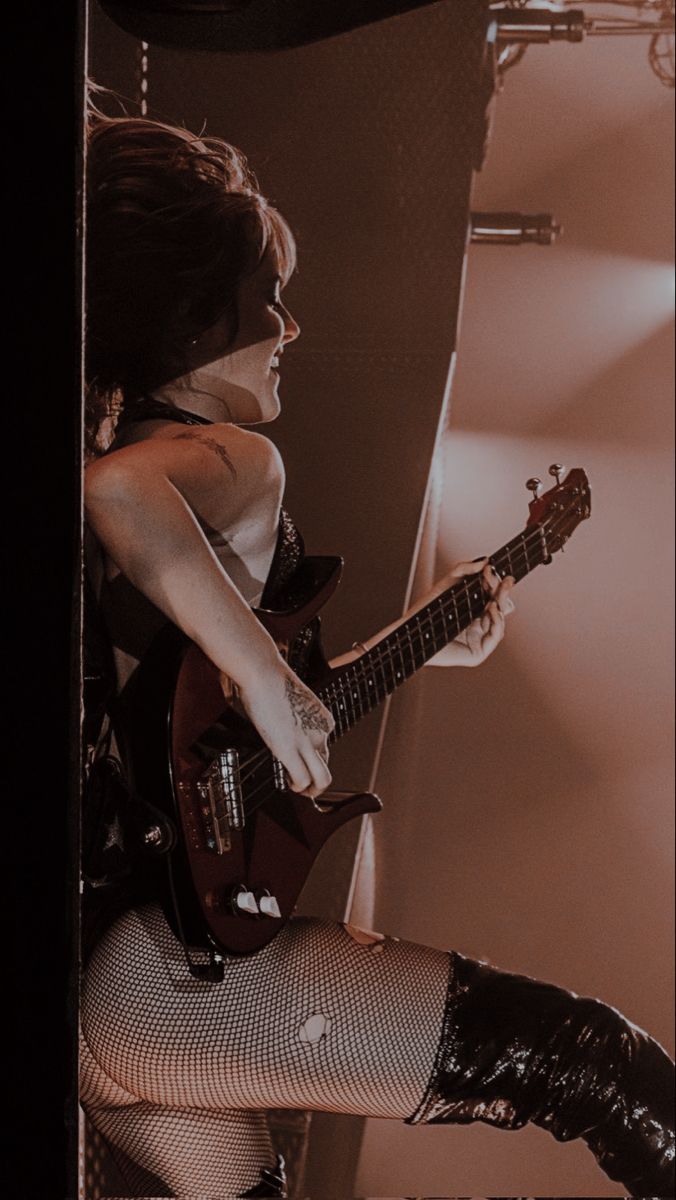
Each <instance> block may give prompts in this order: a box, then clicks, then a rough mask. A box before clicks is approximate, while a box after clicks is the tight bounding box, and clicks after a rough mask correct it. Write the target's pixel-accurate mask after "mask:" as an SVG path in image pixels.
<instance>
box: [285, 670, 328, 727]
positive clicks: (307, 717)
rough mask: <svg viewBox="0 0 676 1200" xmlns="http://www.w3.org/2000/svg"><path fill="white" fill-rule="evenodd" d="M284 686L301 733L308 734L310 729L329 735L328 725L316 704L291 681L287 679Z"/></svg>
mask: <svg viewBox="0 0 676 1200" xmlns="http://www.w3.org/2000/svg"><path fill="white" fill-rule="evenodd" d="M285 686H286V698H287V700H288V701H289V704H290V705H291V711H292V713H293V719H294V721H295V722H296V725H300V727H301V729H302V730H303V733H308V731H309V730H310V729H320V730H321V732H322V733H329V723H328V721H327V720H326V717H325V716H323V715H322V713H321V710H320V708H319V704H318V702H316V701H312V700H308V696H307V692H303V691H301V689H300V688H299V687H298V686H297V685H296V684H295V683H294V682H293V680H292V679H287V681H286V685H285Z"/></svg>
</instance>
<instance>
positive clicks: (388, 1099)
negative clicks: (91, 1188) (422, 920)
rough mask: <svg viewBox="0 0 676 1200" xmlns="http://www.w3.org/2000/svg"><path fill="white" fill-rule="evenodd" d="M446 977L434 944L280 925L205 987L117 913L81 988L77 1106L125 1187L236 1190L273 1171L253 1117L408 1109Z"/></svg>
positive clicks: (262, 1125)
mask: <svg viewBox="0 0 676 1200" xmlns="http://www.w3.org/2000/svg"><path fill="white" fill-rule="evenodd" d="M448 974H449V956H448V954H446V953H443V952H442V951H439V950H433V949H429V948H427V947H424V946H418V945H415V944H413V943H411V942H405V941H400V940H398V939H396V938H384V939H382V940H379V941H375V942H374V941H371V942H369V943H367V944H364V943H363V942H362V941H360V940H357V938H356V937H355V936H353V934H351V933H350V932H348V930H347V929H346V928H344V927H343V926H342V925H337V924H333V923H330V922H327V921H320V920H315V919H313V918H305V917H296V918H294V919H292V920H291V921H289V922H288V924H287V925H286V926H285V928H284V929H283V930H282V932H281V933H280V934H279V935H278V937H277V938H276V939H275V940H274V941H273V942H272V943H271V945H269V946H267V947H266V948H265V949H264V950H262V951H260V952H259V953H258V954H256V955H255V956H253V957H251V958H247V959H230V960H227V962H226V970H225V979H224V981H223V982H222V983H209V982H205V981H201V980H196V979H193V978H192V977H191V976H190V975H189V973H188V970H187V967H186V963H185V958H184V955H183V950H182V947H181V946H180V944H179V943H178V942H177V941H176V939H175V938H174V936H173V934H172V933H171V931H170V930H169V928H168V926H167V924H166V922H165V920H164V917H163V916H162V913H161V912H160V910H159V909H158V908H157V907H156V906H154V905H149V906H147V907H144V908H142V909H138V910H131V911H129V912H127V913H125V914H124V915H123V916H122V917H121V918H119V919H118V921H117V922H116V923H115V924H114V925H113V926H112V927H111V929H110V930H109V931H108V932H107V934H106V935H105V936H104V937H103V939H102V940H101V942H100V943H99V945H98V946H97V948H96V950H95V952H94V954H93V955H92V958H91V960H90V963H89V965H88V968H87V972H86V975H85V979H84V983H83V998H82V1034H83V1051H82V1065H83V1083H82V1103H83V1106H84V1107H85V1109H86V1111H87V1114H88V1116H89V1118H90V1120H91V1121H92V1123H93V1124H94V1125H95V1126H96V1128H97V1129H99V1130H100V1132H101V1133H102V1134H103V1135H104V1136H105V1137H106V1139H107V1140H108V1141H109V1142H110V1143H111V1144H112V1145H113V1146H114V1147H117V1148H118V1149H119V1151H121V1152H122V1153H123V1155H124V1156H126V1158H127V1159H130V1160H131V1161H132V1163H134V1164H137V1166H138V1168H139V1169H140V1171H139V1175H138V1177H137V1178H138V1183H137V1182H136V1180H134V1179H131V1178H130V1180H129V1181H130V1183H132V1185H133V1186H138V1187H139V1188H140V1187H142V1186H146V1187H147V1186H149V1185H148V1183H147V1181H146V1180H145V1179H144V1178H143V1176H144V1173H145V1172H150V1173H151V1174H152V1175H153V1176H156V1177H157V1178H158V1179H159V1180H161V1181H162V1184H163V1185H164V1188H165V1189H166V1190H165V1191H164V1193H163V1194H164V1195H173V1196H183V1197H185V1198H186V1200H187V1197H190V1200H195V1198H196V1197H200V1198H201V1197H203V1196H209V1197H215V1196H218V1197H226V1196H236V1195H237V1194H240V1193H241V1192H242V1191H245V1190H246V1189H248V1188H250V1187H253V1186H255V1185H256V1184H258V1183H259V1182H260V1168H261V1167H262V1166H271V1165H272V1164H273V1163H274V1157H275V1156H274V1152H273V1149H272V1146H271V1144H270V1138H269V1134H268V1130H267V1125H266V1120H265V1113H264V1110H265V1109H268V1108H301V1109H321V1110H324V1111H329V1112H340V1113H352V1114H357V1115H363V1116H373V1117H391V1118H399V1119H404V1118H406V1117H408V1116H410V1114H411V1113H413V1112H414V1110H415V1109H416V1107H417V1105H418V1104H419V1102H420V1100H421V1097H422V1095H423V1093H424V1092H425V1089H426V1086H427V1084H428V1081H429V1078H430V1075H431V1073H432V1068H433V1064H434V1061H435V1054H436V1051H437V1047H438V1043H439V1038H440V1033H441V1028H442V1021H443V1016H444V1005H445V999H446V990H447V986H448ZM127 1175H129V1167H127ZM146 1194H148V1193H146ZM149 1194H151V1195H152V1194H154V1195H157V1194H158V1193H157V1191H156V1190H155V1191H154V1192H152V1191H151V1192H150V1193H149Z"/></svg>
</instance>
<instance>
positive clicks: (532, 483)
mask: <svg viewBox="0 0 676 1200" xmlns="http://www.w3.org/2000/svg"><path fill="white" fill-rule="evenodd" d="M526 487H527V488H528V491H529V492H532V493H533V499H534V500H537V498H538V496H539V495H540V488H541V487H542V480H541V479H536V478H535V476H533V478H532V479H527V480H526Z"/></svg>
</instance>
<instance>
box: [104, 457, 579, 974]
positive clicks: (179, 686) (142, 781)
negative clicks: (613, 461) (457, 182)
mask: <svg viewBox="0 0 676 1200" xmlns="http://www.w3.org/2000/svg"><path fill="white" fill-rule="evenodd" d="M550 473H551V474H553V475H555V476H556V479H557V482H556V485H555V486H553V487H552V488H550V490H549V491H547V492H546V493H545V494H544V495H539V487H540V481H539V480H536V479H532V480H529V481H528V484H527V486H528V487H529V488H531V490H532V491H533V492H534V498H533V500H532V501H531V503H530V505H529V510H530V515H529V519H528V522H527V524H526V527H525V529H524V530H523V531H522V532H521V533H519V534H517V536H516V537H514V538H512V540H511V541H509V542H507V543H506V545H504V546H502V547H501V548H500V549H499V550H498V551H497V552H496V553H495V554H492V555H491V556H490V562H491V564H492V566H493V567H494V569H495V571H496V572H497V573H498V575H500V576H501V577H503V578H504V577H505V576H507V575H512V576H513V577H514V579H515V580H516V581H517V582H518V581H519V580H520V579H523V578H524V576H525V575H527V574H528V573H529V571H532V570H533V569H534V567H537V566H539V565H540V564H541V563H549V562H551V559H552V555H553V554H555V553H556V552H557V551H558V550H560V549H561V548H562V547H563V545H564V543H565V542H566V541H567V540H568V538H569V537H570V535H571V534H572V532H573V530H574V529H575V528H576V527H577V525H578V524H579V523H580V521H583V520H585V519H586V518H587V517H589V515H590V512H591V496H590V489H589V483H588V480H587V477H586V475H585V473H584V471H582V470H581V469H579V468H576V469H574V470H571V471H570V472H569V473H568V475H567V476H566V478H565V480H562V479H561V475H562V473H563V468H562V467H559V466H558V465H555V466H553V467H551V468H550ZM341 570H342V560H341V559H339V558H331V557H306V558H305V559H304V560H303V561H302V562H301V564H300V566H299V568H298V569H297V571H296V573H295V575H294V577H293V579H292V580H291V584H290V587H289V594H288V596H287V597H286V602H285V607H284V608H283V610H281V611H274V612H272V611H263V610H258V611H257V614H256V615H257V617H258V619H259V620H260V621H261V622H262V623H263V625H264V626H265V628H266V629H267V630H268V631H269V632H270V634H271V635H272V636H273V637H274V639H275V641H276V642H277V645H278V646H279V648H280V650H281V651H282V653H283V654H284V655H285V656H286V657H287V659H288V662H289V664H290V665H291V667H292V668H293V670H294V671H296V673H297V674H298V675H299V676H300V677H301V678H302V679H303V680H304V681H305V682H306V683H307V684H308V686H309V687H310V688H311V689H312V690H313V691H314V692H315V693H316V695H318V696H319V698H320V699H321V701H322V702H323V703H324V704H325V705H326V707H327V708H328V709H329V710H330V711H331V713H332V715H333V717H334V719H335V729H334V731H333V733H332V734H331V736H330V739H329V740H330V741H335V740H336V739H337V738H339V737H342V736H343V735H344V734H345V733H347V732H348V731H349V730H350V729H351V728H352V727H353V725H355V724H356V723H357V721H359V720H361V718H362V717H363V716H365V715H366V714H367V713H369V712H371V711H372V710H373V709H374V708H376V706H377V705H378V704H380V703H381V701H383V700H384V699H385V697H386V696H389V695H390V693H392V692H393V691H394V690H395V689H396V688H397V687H399V686H400V684H402V683H403V682H404V680H406V679H408V678H409V677H410V676H411V675H413V674H414V672H416V671H418V670H419V669H420V668H421V667H422V666H423V665H424V664H425V663H426V662H427V661H428V660H429V659H430V658H432V657H433V656H434V655H435V654H436V653H437V652H438V651H439V650H441V649H442V648H443V647H444V646H445V645H447V643H448V642H450V641H452V640H453V639H454V638H455V637H457V635H458V634H459V633H460V632H461V631H462V630H463V629H465V628H467V626H468V625H469V624H470V623H471V622H472V621H473V620H474V619H475V618H476V617H478V616H480V615H481V613H482V612H483V610H484V608H485V607H486V603H487V601H488V596H487V593H486V591H485V590H484V588H483V586H482V583H481V578H480V576H477V575H470V576H466V577H464V578H462V579H460V580H458V581H457V582H455V583H454V584H453V585H452V586H451V587H449V588H448V589H447V590H446V591H444V592H442V593H441V594H440V595H439V596H437V597H436V598H435V599H433V600H432V601H430V602H429V603H428V604H426V605H425V606H424V607H423V608H421V609H419V610H418V611H417V612H415V613H413V614H412V615H411V616H409V617H408V618H407V619H406V620H403V621H402V622H401V623H400V624H399V625H398V626H397V628H396V629H394V630H393V631H392V632H391V633H389V634H388V635H387V636H385V637H384V638H382V639H381V641H380V642H378V643H377V644H376V645H375V646H373V647H372V648H371V649H370V650H369V651H367V652H366V653H364V654H362V655H361V656H360V657H359V658H358V659H356V660H354V661H352V662H350V663H348V664H346V665H343V666H341V667H338V668H336V669H331V668H330V667H329V666H328V665H327V663H326V660H325V658H324V655H323V653H322V649H321V642H320V636H319V626H320V618H319V615H318V614H319V610H320V609H321V608H322V606H323V605H324V603H325V602H326V600H327V599H328V598H329V597H330V596H331V595H332V593H333V592H334V590H335V588H336V586H337V584H338V581H339V578H340V574H341ZM128 691H129V694H128V695H127V697H126V704H125V712H124V719H123V722H122V724H123V738H122V741H123V743H124V746H123V755H124V757H125V761H126V764H127V767H128V771H129V775H130V784H131V787H132V790H133V792H134V794H135V795H137V796H138V797H139V798H140V799H141V800H143V801H144V802H145V803H146V804H148V805H150V806H154V808H156V809H158V810H160V811H161V812H162V813H163V814H165V816H166V824H165V825H164V826H162V824H161V823H160V824H158V825H154V826H151V827H150V828H148V829H147V830H146V832H145V841H146V844H147V846H148V848H149V849H151V850H152V849H153V848H154V849H155V850H156V851H157V852H159V853H160V854H163V857H164V859H165V861H166V863H167V866H168V868H169V873H170V884H171V890H172V895H173V897H174V900H175V902H176V907H177V911H178V913H179V915H180V936H181V937H182V938H183V940H184V942H185V943H186V944H187V945H195V946H199V945H205V944H208V945H210V946H211V947H213V948H214V949H215V951H217V952H218V953H220V954H223V953H227V954H235V955H246V954H251V953H253V952H254V951H256V950H259V949H261V948H262V947H263V946H265V945H266V944H267V943H268V942H270V941H272V939H273V938H274V937H275V936H276V934H277V933H278V932H279V930H280V929H281V928H282V926H283V924H284V922H285V921H286V920H287V919H288V917H289V916H290V915H291V913H292V912H293V909H294V906H295V904H296V901H297V899H298V896H299V893H300V891H301V888H302V887H303V884H304V882H305V880H306V878H307V876H308V874H309V872H310V870H311V868H312V865H313V863H314V861H315V859H316V857H317V855H318V853H319V851H320V850H321V848H322V846H323V845H324V843H325V842H326V841H327V839H328V838H329V837H331V835H332V834H333V833H334V832H335V831H336V829H339V828H340V827H341V826H342V825H344V824H345V822H346V821H351V820H352V819H353V818H354V817H358V816H361V815H362V814H364V813H368V812H377V811H378V810H379V809H380V807H381V803H380V800H379V799H378V798H377V797H376V796H374V795H372V794H369V793H363V794H353V793H337V792H329V793H325V794H324V795H322V796H320V797H319V798H318V799H317V800H313V799H311V798H310V797H307V796H303V795H298V794H297V793H295V792H292V791H290V790H289V789H288V787H287V781H286V775H285V771H284V768H283V766H282V764H281V763H280V762H279V761H278V760H276V759H275V758H274V757H273V755H272V754H271V752H270V751H269V750H268V749H267V748H266V746H265V745H264V743H263V742H262V740H261V738H260V737H259V735H258V733H257V731H256V730H255V728H254V726H253V725H252V724H251V722H250V721H249V720H248V718H247V716H246V714H245V712H244V710H243V709H242V707H241V705H240V703H239V700H238V695H237V686H236V684H235V683H234V682H233V681H227V680H226V682H225V687H224V686H223V682H222V679H221V677H220V676H219V672H218V670H217V668H216V667H215V666H214V665H213V664H212V663H211V662H210V661H209V659H207V658H206V657H205V655H204V654H203V653H202V651H201V650H200V649H199V648H198V647H197V646H196V645H195V644H194V643H193V642H191V641H190V640H189V639H188V638H187V637H185V635H183V634H182V633H181V632H180V631H179V630H177V629H176V628H175V627H174V626H171V627H170V629H168V630H166V631H163V633H161V634H160V635H159V636H158V637H157V638H156V639H155V642H154V643H153V646H152V647H151V649H150V651H149V652H148V654H147V655H146V656H145V657H144V659H143V662H142V664H141V666H140V667H139V668H138V670H137V672H136V673H135V676H134V677H133V686H132V687H131V689H129V688H128ZM167 831H169V832H167Z"/></svg>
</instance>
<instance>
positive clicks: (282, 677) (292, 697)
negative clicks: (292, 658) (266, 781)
mask: <svg viewBox="0 0 676 1200" xmlns="http://www.w3.org/2000/svg"><path fill="white" fill-rule="evenodd" d="M279 661H280V666H279V667H278V668H276V669H275V670H273V671H265V672H260V673H259V674H258V675H257V676H256V677H255V678H254V679H250V680H248V681H247V683H246V684H245V685H244V686H242V685H241V684H240V686H239V697H240V700H241V702H242V704H243V706H244V709H245V711H246V713H247V715H248V717H249V719H250V720H251V721H252V722H253V724H254V725H255V726H256V729H257V730H258V732H259V734H260V735H261V737H262V739H263V741H264V742H265V744H266V746H267V747H268V748H269V750H271V751H272V754H273V755H274V756H275V758H277V759H279V761H280V762H281V763H282V765H283V766H284V768H285V769H286V773H287V776H288V781H289V788H290V789H291V791H293V792H302V793H303V794H304V795H307V796H312V797H315V796H319V795H321V793H322V792H323V791H325V790H326V788H327V787H328V786H329V784H330V782H331V774H330V772H329V768H328V756H329V748H328V738H329V734H330V733H331V732H332V730H333V728H334V725H335V722H334V720H333V717H332V716H331V713H330V712H329V710H328V709H327V708H326V707H325V706H324V705H323V704H322V702H321V700H319V699H318V698H317V696H315V694H314V692H311V691H310V689H309V688H308V687H306V686H305V684H304V683H303V682H302V680H301V679H299V678H298V676H297V675H296V674H295V673H294V672H293V671H292V670H291V668H290V667H288V666H287V664H286V663H285V662H284V661H283V659H280V660H279Z"/></svg>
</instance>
